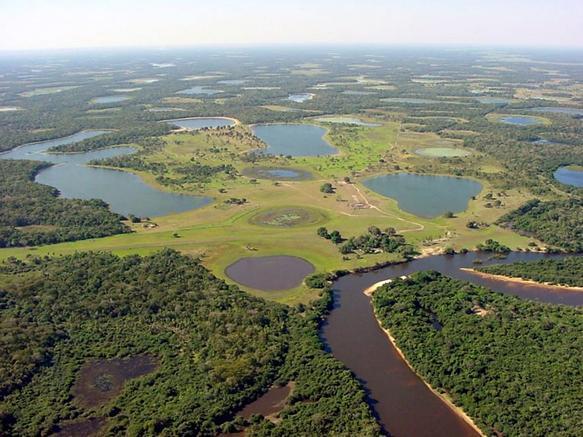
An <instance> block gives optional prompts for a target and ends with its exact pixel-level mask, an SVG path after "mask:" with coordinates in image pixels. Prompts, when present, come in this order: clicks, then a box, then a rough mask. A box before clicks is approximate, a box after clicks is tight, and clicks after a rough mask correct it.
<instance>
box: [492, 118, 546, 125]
mask: <svg viewBox="0 0 583 437" xmlns="http://www.w3.org/2000/svg"><path fill="white" fill-rule="evenodd" d="M498 121H500V122H501V123H504V124H512V125H515V126H537V125H539V124H543V123H542V121H540V120H539V119H538V118H536V117H529V116H528V115H516V116H514V115H509V116H507V117H501V118H500V119H499V120H498Z"/></svg>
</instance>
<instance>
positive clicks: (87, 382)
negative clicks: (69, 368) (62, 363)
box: [72, 355, 158, 408]
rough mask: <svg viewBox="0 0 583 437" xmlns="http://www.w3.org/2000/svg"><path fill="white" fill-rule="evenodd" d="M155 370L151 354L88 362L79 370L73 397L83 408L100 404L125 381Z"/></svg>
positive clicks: (113, 393) (116, 391)
mask: <svg viewBox="0 0 583 437" xmlns="http://www.w3.org/2000/svg"><path fill="white" fill-rule="evenodd" d="M157 368H158V361H157V360H156V358H155V357H153V356H151V355H136V356H134V357H130V358H114V359H111V360H94V361H89V362H87V363H85V364H84V365H83V367H81V370H80V371H79V375H78V376H77V380H76V381H75V384H74V385H73V389H72V393H73V397H74V399H75V401H76V403H77V404H79V405H80V406H82V407H84V408H92V407H96V406H99V405H103V404H105V403H107V402H108V401H110V400H111V399H113V398H115V397H116V396H117V395H119V394H120V392H121V390H122V388H123V385H124V383H125V382H126V381H128V380H130V379H133V378H137V377H139V376H143V375H147V374H148V373H151V372H153V371H154V370H156V369H157Z"/></svg>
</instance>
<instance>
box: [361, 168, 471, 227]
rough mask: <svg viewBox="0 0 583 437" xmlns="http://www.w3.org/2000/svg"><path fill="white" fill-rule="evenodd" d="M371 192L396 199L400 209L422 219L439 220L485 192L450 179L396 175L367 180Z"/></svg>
mask: <svg viewBox="0 0 583 437" xmlns="http://www.w3.org/2000/svg"><path fill="white" fill-rule="evenodd" d="M363 183H364V185H365V186H366V187H368V188H370V189H371V190H373V191H375V192H377V193H379V194H382V195H383V196H387V197H391V198H393V199H395V200H397V202H398V204H399V208H401V209H402V210H403V211H407V212H410V213H412V214H415V215H417V216H420V217H427V218H432V217H437V216H439V215H443V214H445V213H446V212H448V211H451V212H460V211H464V210H465V209H466V208H467V207H468V202H469V200H470V199H471V198H472V196H476V195H477V194H478V193H480V191H481V190H482V186H481V185H480V183H478V182H476V181H473V180H470V179H462V178H455V177H450V176H428V175H416V174H412V173H395V174H389V175H382V176H376V177H372V178H370V179H365V180H364V181H363Z"/></svg>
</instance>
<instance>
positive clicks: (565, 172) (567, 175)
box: [553, 167, 583, 188]
mask: <svg viewBox="0 0 583 437" xmlns="http://www.w3.org/2000/svg"><path fill="white" fill-rule="evenodd" d="M553 176H554V177H555V179H556V180H557V181H559V182H560V183H562V184H565V185H572V186H574V187H579V188H581V187H583V169H581V170H575V169H572V168H569V167H559V168H558V169H557V170H556V171H555V173H554V175H553Z"/></svg>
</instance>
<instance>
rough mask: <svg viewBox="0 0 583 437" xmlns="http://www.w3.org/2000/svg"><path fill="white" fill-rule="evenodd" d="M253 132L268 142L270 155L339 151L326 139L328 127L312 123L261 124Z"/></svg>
mask: <svg viewBox="0 0 583 437" xmlns="http://www.w3.org/2000/svg"><path fill="white" fill-rule="evenodd" d="M252 130H253V134H254V135H255V136H257V137H258V138H260V139H261V140H262V141H264V142H265V143H266V144H267V146H268V147H267V149H265V150H263V151H262V152H263V153H265V154H268V155H290V156H318V155H332V154H334V153H336V152H337V150H336V148H334V147H332V146H331V145H330V144H329V143H328V142H327V141H326V140H325V139H324V135H325V134H326V129H324V128H322V127H320V126H314V125H312V124H259V125H255V126H253V127H252Z"/></svg>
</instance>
